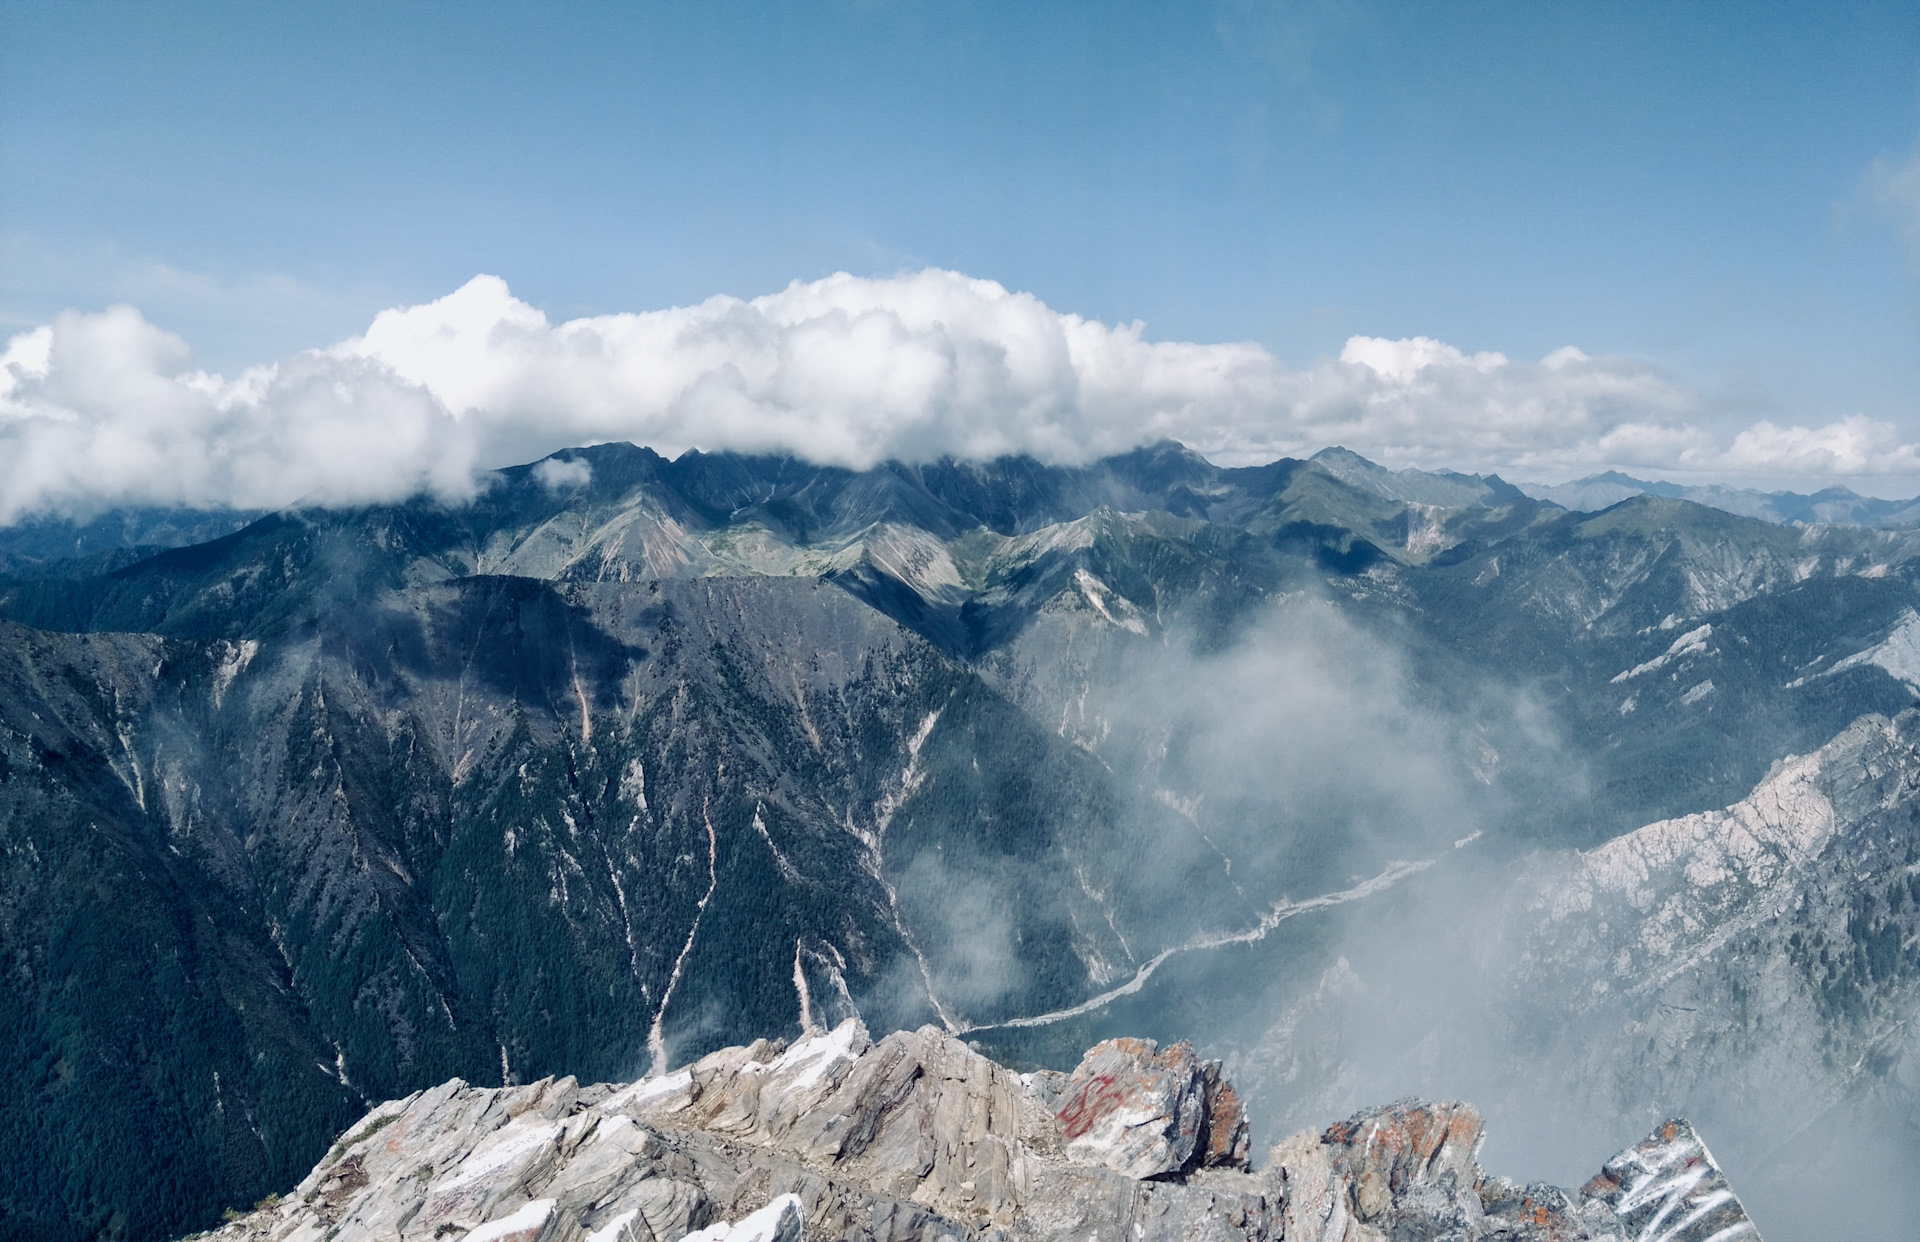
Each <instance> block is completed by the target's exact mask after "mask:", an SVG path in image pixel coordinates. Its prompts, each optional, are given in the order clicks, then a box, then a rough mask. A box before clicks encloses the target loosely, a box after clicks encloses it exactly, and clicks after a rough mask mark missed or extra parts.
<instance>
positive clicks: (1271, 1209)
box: [210, 1020, 1758, 1242]
mask: <svg viewBox="0 0 1920 1242" xmlns="http://www.w3.org/2000/svg"><path fill="white" fill-rule="evenodd" d="M1481 1129H1482V1124H1481V1118H1480V1114H1479V1113H1478V1112H1476V1111H1475V1110H1474V1109H1473V1108H1471V1107H1470V1106H1468V1105H1465V1104H1459V1103H1444V1104H1430V1103H1423V1102H1420V1101H1416V1100H1403V1101H1401V1102H1400V1103H1397V1104H1394V1105H1390V1106H1387V1107H1385V1108H1377V1109H1370V1110H1367V1111H1365V1112H1362V1113H1360V1114H1357V1115H1356V1116H1354V1117H1353V1118H1351V1119H1349V1120H1347V1121H1345V1122H1341V1123H1339V1124H1337V1125H1334V1126H1331V1127H1329V1128H1328V1129H1327V1130H1326V1131H1325V1132H1324V1133H1322V1134H1315V1133H1313V1132H1311V1131H1305V1132H1302V1133H1300V1134H1296V1135H1294V1136H1292V1137H1291V1138H1289V1139H1286V1140H1285V1141H1283V1142H1281V1143H1280V1144H1278V1145H1276V1146H1275V1147H1274V1149H1273V1150H1272V1152H1271V1153H1269V1156H1268V1159H1267V1161H1266V1165H1265V1167H1264V1168H1262V1169H1260V1170H1259V1171H1257V1172H1256V1171H1253V1170H1251V1169H1250V1167H1249V1165H1248V1162H1247V1160H1246V1158H1245V1145H1246V1118H1245V1115H1244V1113H1243V1111H1242V1110H1241V1109H1240V1108H1239V1105H1238V1103H1237V1099H1236V1098H1235V1097H1234V1096H1233V1093H1232V1088H1231V1087H1230V1086H1229V1085H1228V1084H1227V1083H1225V1082H1224V1081H1223V1080H1222V1079H1221V1078H1220V1074H1219V1069H1218V1066H1217V1065H1216V1064H1214V1063H1211V1062H1203V1061H1200V1060H1199V1059H1198V1058H1197V1057H1196V1056H1195V1055H1194V1051H1193V1049H1192V1047H1191V1046H1190V1045H1187V1044H1185V1043H1180V1044H1175V1045H1172V1046H1171V1047H1169V1048H1166V1049H1164V1050H1162V1049H1160V1048H1158V1047H1157V1046H1156V1045H1155V1044H1154V1043H1152V1042H1151V1041H1148V1040H1132V1039H1122V1040H1109V1041H1107V1042H1105V1043H1103V1044H1100V1045H1098V1046H1096V1047H1095V1048H1094V1049H1092V1050H1091V1051H1090V1052H1089V1053H1088V1054H1087V1056H1086V1058H1085V1059H1084V1060H1083V1061H1082V1062H1081V1064H1080V1066H1079V1068H1077V1069H1076V1070H1075V1071H1074V1072H1073V1074H1072V1075H1060V1074H1047V1073H1039V1074H1031V1075H1027V1076H1025V1077H1022V1076H1020V1075H1017V1074H1014V1073H1013V1072H1012V1071H1010V1070H1007V1069H1006V1068H1004V1067H1002V1066H1000V1065H997V1064H995V1063H994V1062H993V1061H991V1060H988V1059H987V1058H986V1057H983V1056H981V1055H980V1054H978V1053H976V1052H974V1051H972V1050H971V1049H969V1048H968V1047H967V1046H966V1045H965V1044H962V1043H961V1042H959V1041H958V1040H956V1039H954V1038H953V1037H951V1036H949V1035H946V1034H944V1033H942V1032H940V1031H938V1030H936V1029H935V1028H933V1027H923V1028H921V1029H920V1030H918V1031H912V1032H904V1031H903V1032H899V1033H896V1034H893V1035H889V1036H887V1037H886V1038H885V1039H883V1040H881V1041H879V1042H878V1043H874V1042H873V1041H872V1040H871V1039H870V1038H869V1037H868V1035H867V1032H866V1031H865V1029H864V1028H862V1027H861V1026H860V1024H859V1023H858V1022H857V1021H852V1020H850V1021H848V1022H845V1023H843V1024H842V1025H840V1026H839V1027H837V1028H835V1029H834V1030H833V1031H831V1032H828V1033H826V1034H822V1035H816V1036H813V1037H811V1038H808V1039H804V1040H802V1041H800V1042H799V1043H797V1044H794V1045H792V1046H791V1047H787V1046H783V1045H780V1044H774V1043H768V1042H766V1041H764V1040H763V1041H759V1042H757V1043H755V1044H753V1045H750V1046H748V1047H743V1048H726V1049H722V1050H720V1051H718V1052H715V1053H713V1054H711V1055H709V1056H706V1057H703V1058H701V1059H700V1060H699V1061H696V1062H694V1063H693V1064H692V1065H689V1066H687V1067H685V1068H684V1069H681V1070H679V1071H676V1072H674V1073H671V1074H664V1075H660V1076H657V1077H653V1078H646V1079H642V1080H640V1081H638V1082H634V1083H627V1084H601V1085H597V1086H593V1087H588V1088H585V1089H582V1088H581V1087H580V1086H579V1084H578V1083H576V1082H575V1081H574V1080H573V1079H571V1078H562V1079H557V1080H556V1079H542V1080H541V1081H540V1082H537V1083H533V1084H532V1085H530V1086H524V1087H500V1088H480V1087H470V1086H468V1085H467V1084H466V1083H464V1082H461V1081H460V1080H458V1079H455V1080H453V1081H451V1082H448V1083H445V1084H443V1085H441V1086H439V1087H436V1088H434V1089H433V1090H431V1091H425V1092H420V1093H418V1094H415V1095H412V1096H408V1097H407V1098H405V1099H402V1100H393V1101H389V1102H388V1103H385V1104H382V1105H380V1106H379V1107H378V1108H376V1109H374V1110H373V1111H372V1112H371V1113H370V1114H368V1116H367V1117H366V1118H365V1119H364V1120H363V1121H362V1122H361V1123H360V1124H359V1125H358V1126H355V1127H354V1128H353V1129H352V1130H351V1131H349V1133H348V1134H347V1135H346V1136H345V1137H343V1138H342V1139H341V1140H340V1142H339V1143H338V1144H336V1145H335V1146H334V1149H333V1150H332V1151H331V1152H330V1153H329V1154H328V1156H327V1158H326V1159H325V1160H323V1161H321V1163H320V1165H319V1166H318V1167H316V1168H315V1169H314V1170H313V1172H312V1173H310V1174H309V1175H308V1176H307V1178H306V1180H305V1181H303V1182H302V1183H301V1184H300V1186H299V1187H298V1189H297V1190H295V1192H294V1193H293V1194H292V1195H291V1196H289V1197H288V1198H287V1199H286V1200H285V1201H284V1202H282V1203H279V1204H277V1205H274V1206H271V1207H266V1208H263V1209H261V1210H259V1211H256V1212H254V1213H253V1214H252V1215H250V1216H246V1217H243V1218H241V1219H239V1220H236V1221H234V1222H232V1223H231V1224H229V1225H228V1226H227V1227H225V1228H224V1229H221V1230H219V1231H218V1232H217V1233H216V1234H213V1235H210V1236H211V1237H213V1238H217V1239H219V1240H220V1242H333V1240H334V1239H348V1238H352V1239H361V1238H364V1239H379V1240H382V1242H411V1240H413V1239H421V1240H426V1239H443V1238H444V1239H465V1240H466V1242H801V1239H802V1237H803V1236H811V1237H814V1238H816V1239H826V1238H836V1239H838V1238H845V1239H854V1240H857V1242H906V1240H908V1239H928V1240H933V1239H951V1240H952V1242H963V1240H970V1239H980V1240H981V1242H1028V1240H1033V1242H1038V1240H1039V1239H1048V1238H1059V1237H1068V1236H1072V1237H1088V1238H1093V1237H1099V1236H1102V1235H1104V1236H1106V1237H1109V1238H1126V1239H1132V1240H1133V1242H1175V1240H1176V1239H1177V1240H1180V1242H1387V1240H1393V1242H1425V1240H1429V1239H1443V1238H1444V1239H1460V1240H1463V1242H1464V1240H1468V1239H1494V1238H1500V1239H1512V1240H1517V1242H1547V1240H1548V1239H1554V1240H1556V1242H1558V1240H1562V1239H1567V1240H1571V1239H1595V1240H1597V1239H1605V1238H1612V1239H1625V1238H1627V1237H1633V1238H1639V1239H1649V1240H1651V1239H1658V1240H1659V1242H1704V1240H1705V1239H1709V1238H1712V1239H1716V1240H1719V1239H1733V1238H1736V1237H1738V1238H1742V1239H1744V1238H1748V1237H1757V1236H1758V1233H1757V1230H1756V1229H1755V1228H1754V1226H1753V1224H1752V1222H1751V1221H1749V1220H1748V1219H1747V1217H1746V1214H1745V1211H1744V1210H1743V1209H1742V1208H1741V1206H1740V1202H1739V1200H1738V1199H1737V1198H1735V1197H1734V1196H1733V1193H1732V1191H1731V1190H1730V1189H1728V1188H1727V1185H1726V1180H1725V1178H1724V1177H1723V1176H1722V1175H1721V1173H1720V1171H1719V1168H1718V1166H1716V1165H1715V1164H1714V1163H1713V1159H1712V1157H1711V1156H1710V1155H1709V1154H1708V1152H1707V1149H1706V1147H1705V1145H1704V1144H1702V1143H1701V1142H1700V1141H1699V1139H1698V1137H1697V1136H1696V1135H1695V1134H1694V1133H1693V1131H1692V1129H1691V1127H1689V1126H1688V1125H1687V1123H1686V1122H1684V1121H1673V1122H1669V1123H1667V1124H1666V1125H1665V1126H1663V1127H1662V1128H1661V1129H1660V1130H1659V1131H1657V1132H1656V1133H1655V1134H1654V1135H1653V1136H1651V1137H1650V1138H1648V1139H1647V1140H1646V1141H1645V1142H1643V1143H1641V1144H1639V1145H1638V1146H1636V1147H1633V1148H1630V1149H1628V1150H1627V1151H1625V1152H1623V1153H1621V1154H1620V1155H1619V1156H1616V1157H1615V1158H1614V1159H1613V1160H1612V1161H1609V1162H1608V1163H1607V1165H1606V1166H1605V1168H1604V1170H1603V1171H1602V1173H1601V1174H1600V1175H1599V1176H1598V1177H1596V1178H1595V1179H1594V1180H1593V1181H1592V1182H1591V1183H1589V1185H1588V1186H1587V1187H1586V1188H1585V1189H1584V1190H1582V1191H1579V1192H1571V1191H1566V1190H1560V1189H1557V1188H1552V1187H1516V1186H1514V1185H1513V1184H1512V1183H1509V1182H1506V1181H1505V1180H1503V1179H1497V1178H1488V1177H1486V1176H1485V1175H1484V1174H1483V1173H1482V1172H1481V1170H1480V1167H1479V1165H1478V1163H1477V1161H1476V1155H1477V1152H1478V1151H1479V1147H1480V1140H1481Z"/></svg>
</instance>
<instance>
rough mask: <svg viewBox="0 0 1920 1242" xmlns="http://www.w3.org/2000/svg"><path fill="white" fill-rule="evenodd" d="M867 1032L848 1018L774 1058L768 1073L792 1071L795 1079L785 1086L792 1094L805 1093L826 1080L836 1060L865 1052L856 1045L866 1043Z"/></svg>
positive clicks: (852, 1057)
mask: <svg viewBox="0 0 1920 1242" xmlns="http://www.w3.org/2000/svg"><path fill="white" fill-rule="evenodd" d="M866 1042H867V1040H866V1029H865V1028H864V1027H862V1026H861V1025H860V1022H859V1020H858V1019H856V1018H848V1019H847V1020H846V1021H845V1022H842V1023H841V1024H840V1025H839V1026H836V1027H834V1028H833V1029H832V1030H831V1031H828V1032H827V1033H826V1034H824V1035H815V1036H814V1037H812V1038H811V1039H803V1040H801V1041H800V1042H799V1043H797V1044H795V1045H794V1046H793V1047H791V1048H789V1049H787V1050H786V1051H785V1052H783V1053H781V1054H780V1055H779V1056H778V1057H776V1058H775V1059H774V1062H773V1064H772V1065H771V1066H769V1067H768V1069H769V1071H770V1072H771V1073H774V1074H784V1073H789V1072H791V1073H792V1074H793V1078H792V1079H791V1081H789V1082H788V1083H787V1084H786V1086H787V1089H788V1090H790V1091H805V1090H806V1089H808V1088H809V1087H812V1086H813V1085H814V1084H816V1083H818V1082H819V1081H820V1080H821V1079H822V1078H824V1077H826V1074H827V1071H828V1070H830V1069H832V1068H833V1065H834V1062H836V1061H852V1060H853V1059H854V1058H855V1057H857V1056H859V1055H860V1053H861V1052H862V1051H864V1049H861V1048H856V1047H855V1045H856V1044H865V1043H866Z"/></svg>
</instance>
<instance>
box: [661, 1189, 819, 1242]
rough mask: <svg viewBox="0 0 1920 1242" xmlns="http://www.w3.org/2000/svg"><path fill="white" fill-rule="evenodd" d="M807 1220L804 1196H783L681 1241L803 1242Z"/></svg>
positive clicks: (695, 1232) (699, 1230)
mask: <svg viewBox="0 0 1920 1242" xmlns="http://www.w3.org/2000/svg"><path fill="white" fill-rule="evenodd" d="M805 1220H806V1209H805V1208H804V1207H803V1206H802V1205H801V1203H800V1196H799V1195H781V1196H780V1197H779V1198H778V1199H775V1200H774V1201H773V1202H772V1203H769V1204H767V1206H765V1207H763V1208H761V1209H760V1210H759V1211H758V1212H754V1213H752V1214H750V1215H747V1216H743V1217H741V1218H740V1220H739V1222H738V1223H737V1224H735V1223H731V1222H728V1221H724V1220H722V1221H716V1222H714V1223H713V1224H711V1225H708V1226H707V1227H706V1228H705V1229H696V1230H694V1231H693V1232H692V1233H690V1234H688V1235H686V1237H684V1238H682V1239H680V1242H776V1239H777V1240H779V1242H799V1239H800V1238H801V1236H802V1234H803V1227H804V1222H805Z"/></svg>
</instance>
